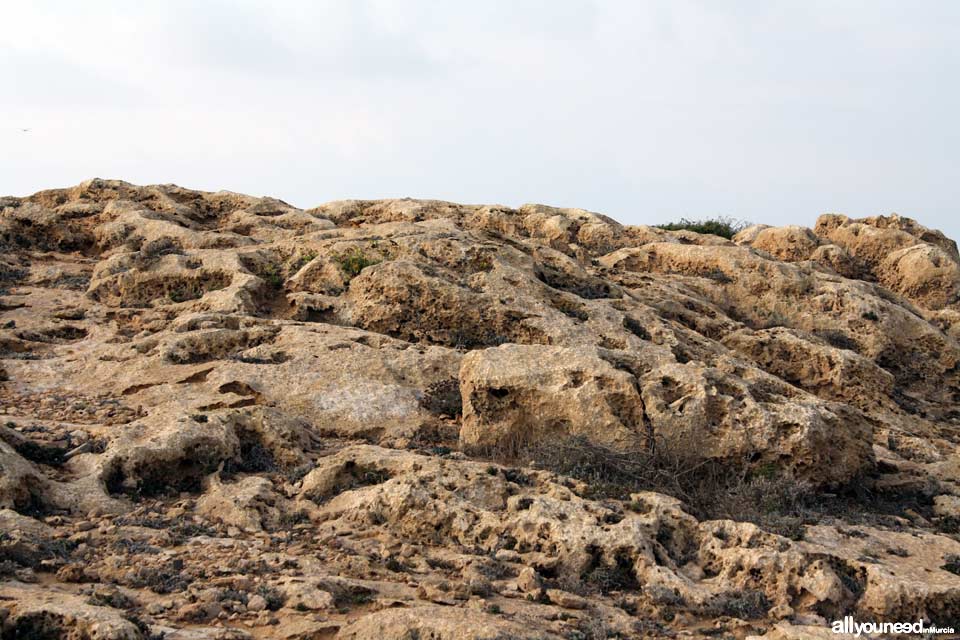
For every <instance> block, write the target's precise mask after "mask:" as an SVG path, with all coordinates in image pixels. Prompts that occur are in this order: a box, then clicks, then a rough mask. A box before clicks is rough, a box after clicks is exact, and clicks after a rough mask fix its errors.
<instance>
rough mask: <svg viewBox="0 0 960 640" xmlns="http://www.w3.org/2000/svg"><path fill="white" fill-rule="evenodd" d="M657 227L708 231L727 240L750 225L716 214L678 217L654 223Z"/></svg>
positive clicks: (700, 231)
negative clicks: (708, 216)
mask: <svg viewBox="0 0 960 640" xmlns="http://www.w3.org/2000/svg"><path fill="white" fill-rule="evenodd" d="M655 226H656V227H657V228H658V229H663V230H664V231H693V232H695V233H708V234H712V235H715V236H720V237H721V238H726V239H727V240H729V239H731V238H733V236H735V235H737V234H738V233H739V232H741V231H743V230H744V229H746V228H747V227H749V226H750V223H749V222H746V221H744V220H737V219H735V218H729V217H726V216H717V217H716V218H704V219H702V220H689V219H687V218H680V220H678V221H677V222H668V223H666V224H658V225H655Z"/></svg>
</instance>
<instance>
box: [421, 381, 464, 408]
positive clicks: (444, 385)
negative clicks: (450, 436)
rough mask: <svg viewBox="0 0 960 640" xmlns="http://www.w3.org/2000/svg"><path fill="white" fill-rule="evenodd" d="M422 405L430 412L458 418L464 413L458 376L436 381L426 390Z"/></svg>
mask: <svg viewBox="0 0 960 640" xmlns="http://www.w3.org/2000/svg"><path fill="white" fill-rule="evenodd" d="M420 406H421V407H423V408H424V409H426V410H427V411H429V412H430V413H433V414H436V415H440V416H446V417H448V418H456V417H457V416H459V415H461V414H462V413H463V400H462V398H461V397H460V381H459V380H457V379H456V378H450V379H448V380H441V381H440V382H434V383H433V384H431V385H430V386H429V387H427V388H426V389H425V390H424V393H423V397H422V398H421V399H420Z"/></svg>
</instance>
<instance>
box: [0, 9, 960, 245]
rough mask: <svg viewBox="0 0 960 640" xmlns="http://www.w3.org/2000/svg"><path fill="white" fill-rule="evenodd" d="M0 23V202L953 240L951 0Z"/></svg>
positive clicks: (132, 16) (954, 38)
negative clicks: (283, 209)
mask: <svg viewBox="0 0 960 640" xmlns="http://www.w3.org/2000/svg"><path fill="white" fill-rule="evenodd" d="M0 26H2V28H0V128H2V130H0V194H4V195H6V194H12V195H25V194H28V193H31V192H33V191H36V190H39V189H43V188H51V187H60V186H69V185H72V184H76V183H78V182H80V181H81V180H84V179H86V178H90V177H94V176H98V177H105V178H121V179H124V180H128V181H131V182H135V183H141V184H145V183H156V182H175V183H177V184H180V185H183V186H186V187H192V188H200V189H210V190H216V189H230V190H233V191H240V192H245V193H252V194H258V195H272V196H276V197H279V198H282V199H284V200H287V201H288V202H290V203H292V204H295V205H297V206H301V207H308V206H313V205H316V204H319V203H321V202H324V201H327V200H333V199H339V198H348V197H362V198H375V197H394V196H412V197H432V198H442V199H447V200H454V201H458V202H490V203H493V202H497V203H502V204H507V205H519V204H521V203H523V202H545V203H549V204H555V205H560V206H576V207H583V208H587V209H592V210H595V211H601V212H604V213H607V214H609V215H611V216H613V217H615V218H617V219H619V220H621V221H623V222H627V223H654V222H663V221H666V220H669V219H674V218H677V217H680V216H688V217H702V216H709V215H715V214H721V215H730V216H734V217H738V218H743V219H748V220H751V221H754V222H766V223H769V224H788V223H799V224H805V225H812V224H813V221H814V220H815V218H816V216H817V215H818V214H820V213H823V212H826V211H836V212H842V213H846V214H848V215H852V216H863V215H875V214H879V213H890V212H894V211H895V212H898V213H901V214H903V215H908V216H911V217H915V218H917V219H919V220H920V221H921V222H923V223H924V224H926V225H928V226H933V227H938V228H941V229H943V230H944V231H946V232H947V233H948V234H949V235H951V236H952V237H955V238H957V237H960V208H958V202H960V151H958V149H960V2H955V1H952V0H944V1H935V0H918V1H915V2H910V1H908V0H899V1H895V2H892V1H885V0H864V1H862V2H854V1H839V0H823V1H820V0H793V1H790V2H780V1H776V0H757V1H752V0H736V1H734V0H730V1H726V2H723V1H719V0H716V1H707V0H704V1H702V2H695V1H688V0H663V1H637V0H633V1H628V0H624V1H616V0H596V1H589V0H582V1H580V0H537V1H525V0H505V1H495V0H482V1H481V0H470V1H467V0H462V1H454V0H448V1H441V0H434V1H432V2H431V1H427V0H407V1H403V2H401V1H389V0H369V1H360V0H342V1H336V0H330V1H326V2H323V1H317V0H312V1H305V2H292V1H290V2H287V1H281V0H277V1H274V2H238V1H236V0H230V1H227V0H222V1H205V2H199V1H197V2H187V1H183V2H180V1H170V0H165V1H162V2H160V1H158V2H151V1H139V2H129V1H127V2H120V1H117V2H100V1H96V0H86V1H85V2H67V1H64V2H43V1H37V0H31V1H30V2H24V1H22V0H0ZM22 128H30V131H29V132H22V131H20V129H22Z"/></svg>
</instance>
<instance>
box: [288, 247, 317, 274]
mask: <svg viewBox="0 0 960 640" xmlns="http://www.w3.org/2000/svg"><path fill="white" fill-rule="evenodd" d="M316 257H317V252H316V251H314V250H312V249H310V250H308V251H305V252H304V253H302V254H300V257H298V258H297V259H296V260H294V261H293V264H292V265H291V269H290V270H291V271H292V272H293V273H296V272H297V271H300V269H303V268H304V267H305V266H307V265H308V264H309V263H310V262H312V261H313V259H314V258H316Z"/></svg>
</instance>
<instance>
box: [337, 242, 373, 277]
mask: <svg viewBox="0 0 960 640" xmlns="http://www.w3.org/2000/svg"><path fill="white" fill-rule="evenodd" d="M332 257H333V261H334V262H336V263H337V265H339V267H340V269H341V270H342V271H343V272H344V273H345V274H346V275H347V277H348V278H350V279H353V278H355V277H357V276H358V275H360V272H361V271H363V270H364V269H366V268H367V267H370V266H373V265H375V264H377V263H379V262H380V260H379V259H378V258H368V257H367V256H366V255H365V254H364V253H363V249H361V248H360V247H354V248H352V249H350V250H349V251H344V252H343V253H337V254H334V255H333V256H332Z"/></svg>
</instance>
